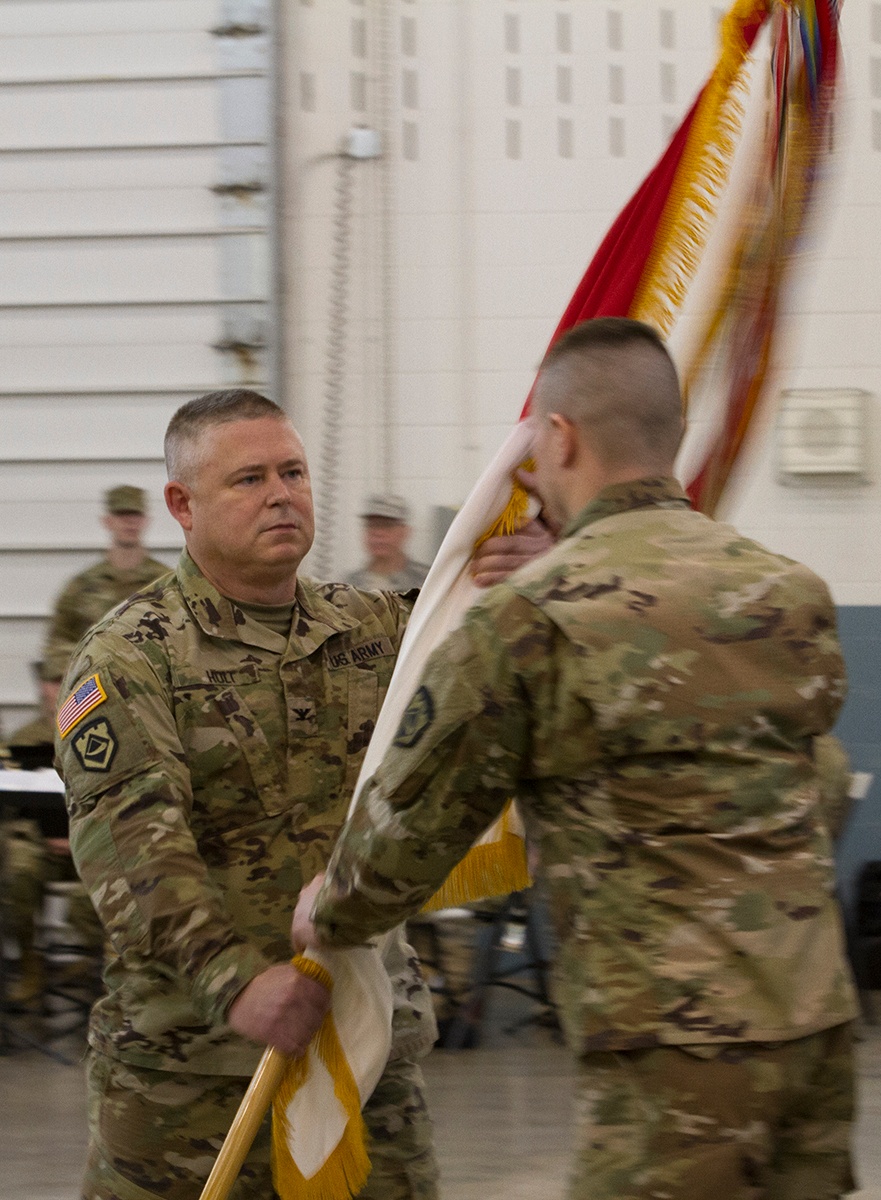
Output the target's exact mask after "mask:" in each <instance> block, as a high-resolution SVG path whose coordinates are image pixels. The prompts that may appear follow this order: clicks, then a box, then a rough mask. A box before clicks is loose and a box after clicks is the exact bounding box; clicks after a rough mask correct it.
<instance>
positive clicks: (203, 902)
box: [56, 629, 270, 1024]
mask: <svg viewBox="0 0 881 1200" xmlns="http://www.w3.org/2000/svg"><path fill="white" fill-rule="evenodd" d="M92 680H94V681H97V683H98V688H99V690H98V696H99V698H98V702H97V703H95V704H93V705H92V707H90V708H88V711H86V712H85V713H83V715H82V716H81V717H78V718H77V720H76V722H75V724H74V725H73V726H72V727H71V728H70V729H69V731H68V732H67V733H66V734H65V735H64V736H61V730H62V728H63V724H62V721H63V717H62V714H63V713H64V711H65V704H64V703H62V706H61V708H60V709H59V729H58V730H57V736H56V751H57V760H56V761H57V764H58V767H59V770H60V771H61V773H62V775H63V777H64V782H65V785H66V790H67V804H68V809H69V811H70V839H71V850H72V853H73V857H74V862H75V864H76V867H77V871H78V872H79V874H80V877H81V878H82V880H83V883H84V884H85V885H86V888H87V889H88V891H89V895H90V896H91V898H92V901H93V903H94V905H95V909H96V911H97V912H98V914H99V916H100V918H101V922H102V924H103V926H104V929H105V931H106V933H107V936H108V937H109V939H110V941H111V944H112V945H113V948H114V950H115V951H116V953H117V954H119V955H120V957H121V958H122V959H123V960H124V961H125V960H126V959H135V960H138V959H145V958H148V959H150V960H151V961H153V962H154V963H159V964H162V965H164V967H166V968H167V970H168V972H169V974H170V975H171V976H173V977H177V978H178V979H183V980H185V981H186V982H187V986H188V987H189V990H190V993H191V996H192V998H193V1001H194V1003H195V1004H196V1006H197V1008H198V1009H199V1011H200V1012H201V1013H202V1014H204V1018H205V1020H206V1022H208V1023H209V1024H216V1023H218V1022H222V1021H223V1020H224V1019H225V1015H226V1012H227V1010H228V1008H229V1006H230V1004H231V1003H232V1001H233V1000H234V999H235V997H236V996H237V995H238V993H239V992H240V991H241V990H242V988H243V987H245V985H246V984H247V983H249V982H250V980H251V979H253V978H254V976H255V975H257V974H259V973H260V972H261V971H263V970H265V969H266V967H268V966H269V965H270V964H269V963H268V962H267V961H266V959H265V958H264V956H263V955H262V954H261V953H260V952H259V951H258V950H257V949H256V948H255V947H254V946H252V945H250V944H249V943H248V942H246V941H245V940H244V939H243V938H242V937H240V936H239V935H238V934H237V933H236V930H235V928H234V925H233V922H232V920H231V917H230V915H229V913H228V912H227V910H226V907H225V905H224V900H223V896H222V895H221V893H220V891H219V890H218V888H217V887H216V886H215V885H214V884H213V882H212V881H211V879H210V878H209V875H208V871H207V868H206V865H205V862H204V861H203V859H202V857H201V855H200V853H199V849H198V846H197V844H196V840H195V837H194V834H193V832H192V829H191V826H190V814H191V809H192V788H191V785H190V777H189V773H188V771H187V768H186V765H185V759H184V753H183V748H182V746H181V743H180V739H179V737H178V733H177V728H176V726H175V722H174V715H173V708H172V702H171V694H170V690H169V688H168V685H167V683H166V682H165V680H164V679H163V677H162V672H161V668H160V667H159V666H158V664H155V663H154V662H152V661H151V660H150V659H149V658H148V657H147V655H146V654H145V653H144V652H141V651H139V650H138V648H136V647H133V646H132V645H131V644H130V643H129V642H127V641H126V640H125V639H124V638H122V637H120V636H117V635H114V634H113V633H112V631H108V630H106V629H103V630H101V631H99V632H98V633H96V634H94V635H92V636H91V637H89V638H88V640H87V641H86V642H84V643H83V645H82V647H81V648H80V651H79V653H78V655H77V658H76V661H75V662H73V663H72V664H71V668H70V671H69V672H68V675H67V679H66V680H65V689H64V690H63V692H62V695H63V696H67V695H68V693H70V694H71V695H72V696H73V695H75V694H77V693H78V692H80V691H81V690H82V689H83V688H84V687H85V689H86V691H87V692H88V690H89V689H90V688H92V684H91V681H92ZM102 693H103V694H104V695H105V696H106V699H104V700H101V699H100V694H102ZM94 697H95V693H94V690H93V691H92V692H91V698H92V699H94ZM85 703H86V705H89V704H90V703H91V699H90V700H86V702H85Z"/></svg>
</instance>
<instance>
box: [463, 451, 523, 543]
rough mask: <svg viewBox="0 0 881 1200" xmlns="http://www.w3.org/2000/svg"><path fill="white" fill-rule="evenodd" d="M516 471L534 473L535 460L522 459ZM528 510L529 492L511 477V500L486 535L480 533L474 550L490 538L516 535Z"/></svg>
mask: <svg viewBox="0 0 881 1200" xmlns="http://www.w3.org/2000/svg"><path fill="white" fill-rule="evenodd" d="M517 470H518V471H534V470H535V459H533V458H527V459H524V460H523V462H522V463H521V464H520V466H519V467H518V468H517ZM528 508H529V492H527V490H526V488H525V487H524V486H523V484H522V483H521V482H520V480H519V479H518V478H517V476H516V474H513V473H512V475H511V499H510V500H509V501H508V503H507V504H506V505H505V507H504V509H503V510H502V512H501V514H500V516H499V517H497V518H496V520H495V521H493V523H492V525H490V527H489V529H487V531H486V533H482V534H481V535H480V537H479V538H478V539H477V541H476V542H475V543H474V549H475V550H476V549H477V547H478V546H482V545H483V543H484V542H486V541H488V540H489V539H490V538H492V537H507V536H508V535H509V534H511V533H516V532H517V530H518V529H519V528H520V526H521V525H522V524H523V520H524V518H525V516H526V513H527V510H528Z"/></svg>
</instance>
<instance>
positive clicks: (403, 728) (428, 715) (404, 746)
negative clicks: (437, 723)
mask: <svg viewBox="0 0 881 1200" xmlns="http://www.w3.org/2000/svg"><path fill="white" fill-rule="evenodd" d="M433 721H434V700H433V699H432V696H431V692H430V691H429V690H428V688H427V687H426V686H425V684H423V685H422V687H421V688H420V689H419V690H418V692H416V694H415V696H414V697H413V699H412V700H411V701H410V703H409V704H408V705H407V710H406V712H405V713H404V715H403V717H402V718H401V724H400V726H399V727H398V732H397V733H396V734H395V740H394V742H393V743H392V745H393V746H397V747H398V749H399V750H410V749H412V747H413V746H415V745H416V744H417V742H419V741H420V739H421V738H422V735H423V734H424V733H425V731H426V729H428V728H429V727H430V726H431V724H432V722H433Z"/></svg>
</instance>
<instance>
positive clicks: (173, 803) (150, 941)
mask: <svg viewBox="0 0 881 1200" xmlns="http://www.w3.org/2000/svg"><path fill="white" fill-rule="evenodd" d="M166 457H167V461H168V467H169V477H170V480H171V482H170V483H169V484H168V487H167V489H166V498H167V501H168V505H169V508H170V510H171V512H172V514H173V515H174V516H175V517H176V519H177V520H178V521H179V522H180V524H181V526H182V527H183V529H184V531H185V534H186V541H187V547H188V549H187V551H185V552H184V554H183V556H182V558H181V561H180V564H179V566H178V568H177V571H176V572H175V573H174V574H172V575H168V576H167V577H165V578H164V579H162V580H160V581H159V582H158V583H157V584H156V586H155V587H154V588H153V589H152V590H150V591H147V592H145V593H143V594H141V595H140V596H136V597H134V598H133V599H132V600H130V601H129V602H128V603H127V604H125V605H123V606H122V607H121V608H119V609H117V610H116V612H114V613H112V614H111V615H110V616H108V617H107V618H105V620H103V621H102V622H101V623H100V624H99V625H98V626H96V627H95V628H94V629H93V630H92V631H91V633H90V634H89V635H88V637H87V638H86V639H85V640H84V641H83V642H82V643H81V645H80V647H79V649H78V652H77V654H76V657H75V659H74V662H73V663H72V665H71V667H70V670H69V672H68V677H67V680H66V688H65V694H67V693H70V698H69V699H68V700H67V701H66V702H65V703H64V704H63V705H62V706H61V708H60V709H59V714H58V738H57V749H58V757H59V761H60V766H61V769H62V771H63V775H64V779H65V782H66V784H67V795H68V804H69V808H70V825H71V842H72V847H73V853H74V858H75V861H76V864H77V868H78V870H79V872H80V875H81V877H82V879H83V881H84V882H85V883H86V885H87V887H88V889H89V891H90V893H91V895H92V897H93V899H94V902H95V905H96V908H97V909H98V912H99V914H100V916H101V919H102V922H103V924H104V927H105V930H106V932H107V935H108V938H109V941H110V944H111V948H112V949H111V952H110V958H109V961H108V964H107V968H106V983H107V988H108V992H107V995H106V996H105V997H104V998H103V999H102V1000H101V1001H99V1003H98V1004H97V1005H96V1006H95V1009H94V1011H93V1015H92V1020H91V1027H90V1044H91V1047H92V1055H91V1061H90V1070H89V1074H90V1106H91V1126H90V1132H91V1144H90V1157H89V1163H88V1166H87V1170H86V1180H85V1184H84V1190H83V1196H84V1197H85V1198H86V1200H111V1198H112V1200H143V1198H145V1197H154V1196H155V1197H158V1196H161V1197H163V1198H165V1200H196V1198H197V1197H198V1196H199V1195H200V1193H201V1190H202V1185H203V1183H204V1180H205V1178H206V1176H207V1174H208V1172H209V1170H210V1167H211V1165H212V1162H213V1159H214V1158H215V1156H216V1154H217V1150H218V1148H219V1146H220V1144H221V1142H222V1139H223V1136H224V1134H225V1132H226V1130H227V1129H228V1128H229V1126H230V1124H231V1121H232V1118H233V1116H234V1114H235V1111H236V1109H237V1107H238V1104H239V1102H240V1100H241V1099H242V1096H243V1094H244V1091H245V1088H246V1086H247V1083H248V1078H247V1077H248V1076H249V1075H250V1074H251V1073H252V1072H253V1070H254V1068H255V1067H256V1065H257V1062H258V1059H259V1057H260V1052H261V1048H262V1047H263V1046H265V1045H267V1044H269V1045H273V1046H276V1047H277V1048H279V1049H280V1050H282V1051H283V1052H285V1053H287V1054H299V1053H302V1051H303V1050H304V1049H305V1046H306V1045H307V1044H308V1041H309V1038H310V1036H311V1033H312V1031H313V1029H314V1028H315V1027H317V1023H318V1022H319V1021H320V1020H321V1018H322V1016H323V1013H324V1011H325V1009H326V1006H327V1003H328V998H327V993H326V992H325V990H324V989H323V988H322V987H320V985H318V984H316V983H314V982H313V981H312V980H310V979H307V978H306V977H305V976H303V975H301V974H300V973H299V972H298V971H296V970H295V969H294V967H293V966H291V965H290V963H289V962H288V961H287V960H288V958H289V956H290V951H289V947H288V937H289V927H290V919H291V913H292V911H293V905H294V902H295V900H296V897H297V894H298V892H299V890H300V888H301V887H302V886H303V884H304V883H305V882H308V881H309V880H311V879H312V878H313V876H315V874H316V873H317V872H319V871H321V870H322V869H323V868H324V866H325V865H326V863H327V860H328V858H329V855H330V852H331V849H332V846H333V843H334V840H335V838H336V835H337V833H338V832H339V829H340V827H341V826H342V823H343V820H344V818H345V815H346V811H347V808H348V805H349V801H350V799H351V795H352V790H353V788H354V784H355V781H356V779H357V776H358V771H359V768H360V765H361V761H362V758H363V755H364V751H365V749H366V746H367V743H368V741H369V738H370V735H371V732H372V731H373V727H374V722H375V720H376V716H377V713H378V711H379V706H380V704H381V702H382V699H383V697H384V695H385V692H386V689H387V687H388V683H389V680H390V678H391V674H392V669H393V667H394V663H395V657H396V654H397V650H398V647H399V645H400V641H401V636H402V634H403V631H404V627H405V624H406V620H407V618H408V616H409V612H410V608H411V604H412V600H411V599H408V598H407V597H405V596H397V595H393V594H391V593H375V592H367V593H365V592H359V591H358V590H356V589H355V588H352V587H348V586H346V585H343V584H315V583H312V582H310V581H309V580H308V579H306V578H303V577H302V576H299V575H298V567H299V565H300V562H301V560H302V558H303V556H304V555H305V554H306V552H307V551H308V549H309V547H310V545H311V542H312V536H313V514H312V498H311V491H310V486H309V477H308V473H307V467H306V461H305V455H304V451H303V447H302V443H301V442H300V440H299V438H298V437H297V435H296V433H295V432H294V430H293V429H292V427H291V426H290V425H289V423H288V422H287V420H286V418H285V417H284V414H283V412H282V411H281V409H279V408H278V407H277V406H276V405H274V404H272V403H271V402H270V401H269V400H266V399H265V398H264V397H262V396H259V395H257V394H256V393H253V392H245V391H236V392H222V393H215V394H212V395H210V396H207V397H202V398H201V399H200V400H197V401H192V402H191V403H190V404H188V405H185V406H184V407H183V408H182V409H180V410H179V412H178V413H177V414H176V415H175V417H174V418H173V419H172V422H171V424H170V426H169V430H168V434H167V437H166ZM521 561H522V560H521ZM486 569H487V572H488V573H489V574H488V575H487V578H489V577H490V576H491V574H492V572H493V570H494V567H493V563H492V560H491V556H487V563H486ZM385 962H386V966H387V968H388V971H389V974H390V976H391V978H392V984H393V991H394V996H395V1010H394V1021H393V1048H392V1056H391V1061H390V1062H389V1065H388V1067H387V1069H386V1072H385V1074H384V1076H383V1078H382V1079H381V1080H380V1083H379V1084H378V1086H377V1088H376V1091H375V1092H374V1094H373V1096H372V1097H371V1098H370V1100H369V1101H368V1103H367V1106H366V1108H365V1112H364V1116H365V1120H366V1123H367V1127H368V1130H369V1132H370V1135H371V1140H372V1149H371V1160H372V1163H373V1170H372V1173H371V1176H370V1178H369V1180H368V1182H367V1185H366V1188H365V1190H364V1191H362V1193H361V1195H362V1196H363V1197H365V1198H368V1197H369V1198H370V1200H432V1198H433V1197H434V1196H435V1194H436V1166H435V1161H434V1154H433V1149H432V1145H431V1135H430V1123H429V1120H428V1116H427V1112H426V1107H425V1102H424V1099H423V1094H422V1080H421V1072H420V1069H419V1067H418V1065H417V1061H416V1060H417V1059H418V1058H419V1057H420V1056H421V1055H423V1054H424V1053H425V1052H427V1050H428V1049H429V1048H430V1047H431V1045H432V1043H433V1042H434V1040H435V1036H436V1028H435V1024H434V1017H433V1014H432V1010H431V1001H430V997H429V996H428V992H427V989H426V988H425V985H424V983H423V981H422V978H421V975H420V972H419V965H418V962H417V961H416V959H415V956H414V955H413V954H412V952H411V951H410V949H409V947H408V946H407V945H406V943H405V942H404V941H403V938H402V937H401V936H400V935H399V936H397V937H392V938H390V939H389V940H388V943H387V945H386V950H385ZM301 1014H305V1016H304V1021H305V1028H306V1030H307V1032H305V1033H304V1034H303V1035H302V1036H300V1034H299V1033H298V1032H297V1029H298V1026H297V1022H296V1020H294V1018H295V1017H298V1016H299V1015H301ZM237 1189H238V1190H237V1191H236V1192H235V1193H234V1194H235V1195H236V1196H241V1197H243V1198H244V1197H247V1198H248V1200H264V1198H266V1197H270V1196H273V1195H274V1192H273V1190H272V1184H271V1177H270V1172H269V1129H268V1124H267V1123H264V1127H263V1129H262V1130H261V1132H260V1133H259V1134H258V1137H257V1140H256V1142H255V1144H254V1148H253V1150H252V1152H251V1154H250V1155H249V1157H248V1160H247V1162H246V1164H245V1166H244V1169H243V1172H242V1176H241V1178H240V1180H239V1183H238V1185H237Z"/></svg>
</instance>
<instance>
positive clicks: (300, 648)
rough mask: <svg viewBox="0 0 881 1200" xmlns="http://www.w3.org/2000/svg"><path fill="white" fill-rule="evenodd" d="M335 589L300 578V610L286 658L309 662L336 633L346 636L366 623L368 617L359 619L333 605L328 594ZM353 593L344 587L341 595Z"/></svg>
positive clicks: (297, 609)
mask: <svg viewBox="0 0 881 1200" xmlns="http://www.w3.org/2000/svg"><path fill="white" fill-rule="evenodd" d="M328 588H330V595H331V596H332V595H333V594H334V589H333V585H332V584H330V585H328V584H321V585H320V587H319V585H316V584H315V583H314V582H313V581H312V580H311V579H308V578H305V579H304V578H303V576H298V577H297V607H296V609H295V610H294V621H293V624H292V626H291V636H290V639H289V641H288V648H287V654H286V655H285V657H286V658H308V657H309V655H310V654H312V653H313V652H314V651H315V650H317V649H318V647H319V646H321V645H323V644H324V643H325V642H326V641H327V639H328V638H329V637H332V636H333V635H334V634H335V633H346V632H348V630H350V629H356V628H357V627H358V626H359V625H361V624H362V623H363V620H364V617H363V614H362V615H361V616H355V615H354V614H353V613H350V612H348V610H347V609H346V608H344V607H340V606H338V605H336V604H332V603H331V601H330V600H329V599H327V597H326V596H325V595H324V593H325V592H326V591H327V590H328ZM350 590H351V589H349V588H346V587H343V586H340V588H339V591H340V592H341V593H343V594H348V592H349V591H350Z"/></svg>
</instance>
